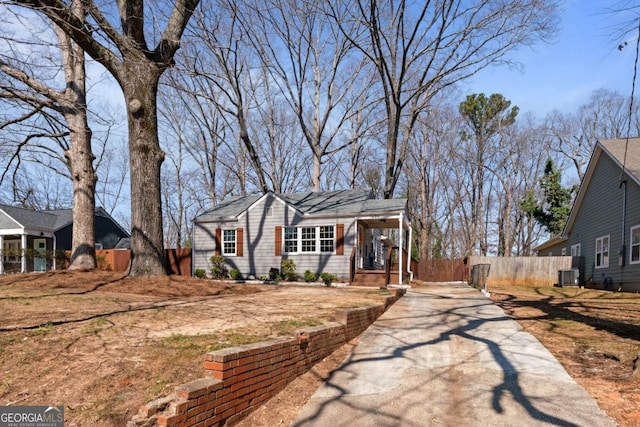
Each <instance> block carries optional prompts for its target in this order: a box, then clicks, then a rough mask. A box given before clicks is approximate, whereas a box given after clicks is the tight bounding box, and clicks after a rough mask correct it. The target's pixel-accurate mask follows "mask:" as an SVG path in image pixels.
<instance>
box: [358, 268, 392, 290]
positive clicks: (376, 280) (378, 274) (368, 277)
mask: <svg viewBox="0 0 640 427" xmlns="http://www.w3.org/2000/svg"><path fill="white" fill-rule="evenodd" d="M394 275H395V277H396V280H397V277H398V271H397V270H396V271H392V272H391V282H393V278H394ZM351 285H352V286H371V287H378V288H379V287H383V286H386V277H385V272H384V271H379V270H375V271H371V270H359V271H358V272H356V275H355V278H354V279H353V282H351Z"/></svg>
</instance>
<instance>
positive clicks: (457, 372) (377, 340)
mask: <svg viewBox="0 0 640 427" xmlns="http://www.w3.org/2000/svg"><path fill="white" fill-rule="evenodd" d="M293 425H295V426H314V427H317V426H320V427H322V426H327V427H341V426H590V427H591V426H615V423H614V422H613V421H612V420H610V419H609V418H607V416H606V415H605V414H604V413H603V412H602V411H601V410H600V409H599V408H598V406H597V404H596V402H595V401H594V400H593V399H592V398H591V397H590V396H589V394H587V392H586V391H585V390H584V389H583V388H582V387H580V386H579V385H578V384H577V383H576V382H575V381H574V380H573V379H571V377H570V376H569V375H568V374H567V372H566V371H565V370H564V368H563V367H562V366H561V365H560V363H559V362H558V361H557V360H556V359H555V358H554V357H553V356H552V355H551V353H549V351H548V350H547V349H545V348H544V347H543V346H542V344H540V342H539V341H538V340H537V339H536V338H534V337H533V336H532V335H530V334H528V333H526V332H524V331H523V330H522V329H521V328H520V326H519V325H518V324H517V323H516V322H515V321H513V320H511V319H510V318H509V317H508V316H506V315H505V314H504V312H503V311H502V310H501V309H500V308H498V307H497V306H496V305H494V304H493V303H492V302H491V301H490V300H489V299H487V298H485V297H484V296H483V295H482V293H480V291H478V290H477V289H474V288H471V287H469V286H468V285H466V284H463V283H448V284H435V285H430V286H427V287H423V288H414V289H411V290H409V292H408V293H407V294H406V295H405V296H404V297H403V298H401V299H400V300H399V301H398V302H396V303H395V304H394V305H393V306H392V307H391V308H390V309H389V310H388V311H387V312H386V313H385V314H383V315H382V316H381V317H380V318H379V319H378V320H377V321H376V322H375V323H374V324H373V325H372V326H371V327H369V329H367V330H366V331H365V332H364V334H362V336H361V337H360V341H359V343H358V345H357V346H356V347H355V349H354V351H353V353H352V354H351V355H350V356H349V357H348V358H347V359H346V360H345V361H344V362H343V364H342V366H341V367H340V368H339V369H338V370H336V371H335V372H334V373H333V374H332V376H331V377H330V378H329V380H328V381H327V382H326V383H325V384H324V385H323V386H322V387H321V388H320V389H319V390H318V391H317V392H316V393H315V394H314V395H313V397H312V398H311V400H310V401H309V402H308V403H307V405H306V406H305V407H304V408H303V409H302V411H301V412H300V414H299V418H298V420H297V421H296V422H295V423H294V424H293Z"/></svg>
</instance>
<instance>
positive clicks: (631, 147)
mask: <svg viewBox="0 0 640 427" xmlns="http://www.w3.org/2000/svg"><path fill="white" fill-rule="evenodd" d="M599 142H600V145H601V146H602V148H603V149H604V150H605V151H606V152H607V153H608V154H609V155H610V157H612V158H613V159H614V160H616V161H617V162H618V163H619V164H620V165H623V164H624V167H625V170H626V171H627V172H629V173H630V174H632V175H633V176H634V177H635V179H636V181H640V137H636V138H629V139H628V143H627V138H618V139H603V140H600V141H599ZM625 151H626V154H625ZM625 157H626V158H625Z"/></svg>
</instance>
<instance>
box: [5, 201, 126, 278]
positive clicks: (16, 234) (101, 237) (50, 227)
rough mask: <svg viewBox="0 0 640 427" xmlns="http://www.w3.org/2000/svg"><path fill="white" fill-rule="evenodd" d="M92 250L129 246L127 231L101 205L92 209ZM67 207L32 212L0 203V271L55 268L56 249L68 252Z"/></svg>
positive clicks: (70, 224)
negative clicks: (93, 223)
mask: <svg viewBox="0 0 640 427" xmlns="http://www.w3.org/2000/svg"><path fill="white" fill-rule="evenodd" d="M95 212H96V213H95V240H96V242H95V243H96V249H113V248H116V247H118V248H119V247H121V246H126V247H128V245H129V238H130V237H131V236H130V235H129V233H128V232H127V231H126V230H125V229H124V228H122V227H121V226H120V224H118V223H117V222H116V220H114V219H113V218H112V217H111V215H109V214H108V213H107V211H105V210H104V209H103V208H100V207H98V208H96V211H95ZM72 234H73V216H72V211H71V209H58V210H46V211H36V210H33V209H25V208H21V207H16V206H7V205H0V248H2V251H1V252H0V274H5V273H19V272H22V273H26V272H31V271H38V272H42V271H46V270H55V268H56V256H53V255H54V254H55V253H56V252H57V251H70V250H71V240H72Z"/></svg>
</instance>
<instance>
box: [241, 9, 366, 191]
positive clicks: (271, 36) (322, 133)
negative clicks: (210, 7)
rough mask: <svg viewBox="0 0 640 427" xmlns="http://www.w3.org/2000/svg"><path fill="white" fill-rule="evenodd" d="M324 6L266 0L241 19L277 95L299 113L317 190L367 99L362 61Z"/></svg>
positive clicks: (347, 138) (350, 142)
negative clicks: (330, 159)
mask: <svg viewBox="0 0 640 427" xmlns="http://www.w3.org/2000/svg"><path fill="white" fill-rule="evenodd" d="M324 3H325V2H321V1H319V0H312V1H308V2H297V1H294V0H268V1H267V7H265V6H264V1H259V2H255V5H254V4H249V3H248V5H249V6H248V7H246V8H243V11H242V18H241V19H242V20H243V25H244V26H245V28H246V30H245V31H246V33H247V35H248V36H249V37H250V40H251V44H252V46H253V48H254V49H255V51H256V52H257V54H258V56H259V58H260V60H261V61H262V63H263V65H264V66H265V67H266V69H267V70H268V71H269V72H270V78H271V79H272V81H273V82H274V83H275V84H276V85H278V87H279V89H280V90H279V93H278V94H276V96H277V97H278V98H279V99H282V100H283V101H284V102H285V103H286V105H287V106H288V107H289V108H290V109H291V111H292V112H293V113H294V114H295V116H296V118H297V120H298V125H299V131H300V133H301V134H302V136H303V137H304V140H305V141H306V143H307V145H308V146H309V149H310V150H311V157H312V161H313V172H312V175H311V183H312V185H313V188H314V190H315V191H319V190H320V187H321V175H322V164H323V162H325V161H326V160H325V159H326V158H327V157H330V156H332V155H333V154H335V153H338V152H340V151H341V150H343V149H345V148H346V147H348V146H349V145H351V144H352V143H353V142H354V140H353V139H352V138H350V137H349V136H348V135H344V134H343V132H344V129H345V128H346V126H347V123H348V122H349V121H350V120H351V118H352V117H353V116H354V115H356V114H358V111H357V110H356V106H357V105H358V102H359V97H360V96H364V90H363V87H362V86H361V85H359V84H358V83H360V82H361V81H362V79H363V78H364V74H363V68H364V65H365V63H364V62H363V57H362V55H360V54H359V53H358V52H357V51H354V49H353V46H352V44H351V42H350V41H349V40H348V38H347V37H345V36H344V34H342V33H341V32H340V31H338V29H336V28H334V27H333V22H332V21H330V20H329V19H327V16H326V15H325V14H324V13H322V11H321V10H320V8H321V7H323V4H324ZM345 25H346V24H345ZM367 88H368V86H367ZM354 93H356V95H355V96H353V95H354Z"/></svg>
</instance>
